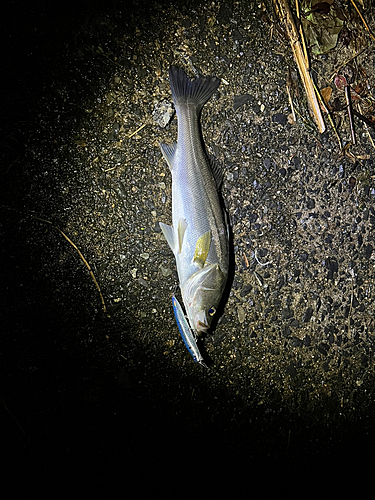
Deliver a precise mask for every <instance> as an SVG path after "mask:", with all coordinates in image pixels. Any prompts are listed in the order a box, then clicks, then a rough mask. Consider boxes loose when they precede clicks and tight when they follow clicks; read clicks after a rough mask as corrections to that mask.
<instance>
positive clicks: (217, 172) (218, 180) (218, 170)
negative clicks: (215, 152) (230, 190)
mask: <svg viewBox="0 0 375 500" xmlns="http://www.w3.org/2000/svg"><path fill="white" fill-rule="evenodd" d="M208 160H209V164H210V168H211V172H212V175H213V177H214V180H215V184H216V187H217V189H218V190H219V189H220V188H221V185H222V183H223V169H222V166H221V165H220V163H219V162H218V161H217V159H216V158H214V157H213V156H211V155H209V156H208Z"/></svg>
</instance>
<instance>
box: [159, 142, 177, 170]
mask: <svg viewBox="0 0 375 500" xmlns="http://www.w3.org/2000/svg"><path fill="white" fill-rule="evenodd" d="M160 149H161V152H162V153H163V156H164V158H165V161H166V162H167V163H168V167H169V168H170V170H171V172H172V170H173V158H174V155H175V153H176V149H177V142H174V143H173V144H163V143H161V144H160Z"/></svg>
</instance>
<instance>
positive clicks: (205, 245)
mask: <svg viewBox="0 0 375 500" xmlns="http://www.w3.org/2000/svg"><path fill="white" fill-rule="evenodd" d="M210 245H211V231H207V233H204V234H202V236H200V237H199V238H198V241H197V244H196V246H195V252H194V256H193V262H194V263H195V264H198V266H199V267H203V266H204V264H205V262H206V260H207V255H208V252H209V251H210Z"/></svg>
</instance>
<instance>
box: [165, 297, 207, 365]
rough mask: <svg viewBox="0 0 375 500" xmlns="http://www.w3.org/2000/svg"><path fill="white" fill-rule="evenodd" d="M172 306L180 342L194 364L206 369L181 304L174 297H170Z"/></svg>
mask: <svg viewBox="0 0 375 500" xmlns="http://www.w3.org/2000/svg"><path fill="white" fill-rule="evenodd" d="M172 305H173V312H174V316H175V318H176V323H177V326H178V329H179V330H180V334H181V337H182V340H183V341H184V343H185V345H186V347H187V350H188V351H189V352H190V354H191V356H192V358H193V359H194V361H195V362H196V363H200V364H201V365H202V366H204V367H206V368H207V366H206V364H205V363H204V361H203V356H202V354H201V353H200V350H199V347H198V344H197V339H196V337H195V335H194V333H193V332H192V330H191V328H190V325H189V323H188V322H187V321H186V317H185V314H184V311H183V309H182V307H181V304H180V303H179V301H178V300H177V299H176V297H175V295H173V296H172Z"/></svg>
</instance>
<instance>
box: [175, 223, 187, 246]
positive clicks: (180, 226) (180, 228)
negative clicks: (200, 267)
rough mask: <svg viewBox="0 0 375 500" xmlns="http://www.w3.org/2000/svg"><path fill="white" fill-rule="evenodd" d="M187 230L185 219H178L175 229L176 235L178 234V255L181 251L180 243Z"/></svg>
mask: <svg viewBox="0 0 375 500" xmlns="http://www.w3.org/2000/svg"><path fill="white" fill-rule="evenodd" d="M186 228H187V222H186V219H182V218H181V219H180V220H179V221H178V228H177V234H178V253H181V251H182V243H183V241H184V236H185V232H186Z"/></svg>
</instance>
